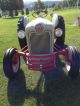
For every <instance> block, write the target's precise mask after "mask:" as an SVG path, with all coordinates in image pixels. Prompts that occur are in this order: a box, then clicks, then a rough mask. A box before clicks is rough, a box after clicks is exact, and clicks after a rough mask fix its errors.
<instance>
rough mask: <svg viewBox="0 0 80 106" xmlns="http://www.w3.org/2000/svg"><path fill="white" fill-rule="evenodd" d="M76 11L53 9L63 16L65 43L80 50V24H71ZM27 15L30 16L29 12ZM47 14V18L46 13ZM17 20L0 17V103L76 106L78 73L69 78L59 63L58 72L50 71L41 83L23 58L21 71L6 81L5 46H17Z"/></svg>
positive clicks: (10, 105) (79, 92)
mask: <svg viewBox="0 0 80 106" xmlns="http://www.w3.org/2000/svg"><path fill="white" fill-rule="evenodd" d="M76 11H77V10H76V9H65V10H61V11H56V12H57V13H58V14H60V15H62V16H64V19H65V23H66V39H65V43H66V44H67V45H72V46H76V47H77V48H78V50H79V51H80V27H75V26H73V24H74V21H75V19H76V17H77V16H78V15H79V14H80V10H78V11H77V12H76ZM49 13H51V10H49ZM29 17H30V20H32V16H31V15H30V16H29ZM47 18H48V19H50V20H51V17H50V16H49V15H48V16H47ZM17 21H18V18H13V19H10V18H6V19H5V18H0V106H80V76H79V77H78V78H77V79H76V80H71V79H70V78H69V77H68V76H67V75H66V74H65V73H64V71H63V68H62V67H59V69H58V71H59V73H57V72H55V71H54V72H53V73H54V75H53V80H46V79H45V83H41V82H40V80H41V73H40V72H31V71H29V70H28V69H27V67H26V65H25V64H24V62H21V63H22V65H21V73H20V74H19V75H18V77H17V78H15V79H14V80H12V81H9V80H8V79H7V78H6V77H5V75H4V72H3V55H4V52H5V50H6V49H7V48H10V47H16V48H18V49H19V48H20V47H19V44H18V39H17ZM21 60H22V59H21ZM51 75H52V73H51ZM55 76H56V77H55ZM42 82H43V81H42Z"/></svg>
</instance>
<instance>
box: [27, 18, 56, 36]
mask: <svg viewBox="0 0 80 106" xmlns="http://www.w3.org/2000/svg"><path fill="white" fill-rule="evenodd" d="M38 25H39V26H42V27H43V30H44V31H45V30H46V31H47V30H49V31H51V32H53V31H54V25H53V23H52V22H50V21H49V20H47V19H43V18H41V17H38V18H37V19H35V20H33V21H31V22H30V23H28V24H27V26H26V28H25V32H26V34H28V33H29V32H32V31H35V32H36V28H37V26H38Z"/></svg>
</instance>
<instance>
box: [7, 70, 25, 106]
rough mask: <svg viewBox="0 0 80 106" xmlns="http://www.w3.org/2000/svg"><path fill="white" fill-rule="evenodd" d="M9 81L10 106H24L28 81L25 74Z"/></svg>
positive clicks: (21, 73) (22, 73)
mask: <svg viewBox="0 0 80 106" xmlns="http://www.w3.org/2000/svg"><path fill="white" fill-rule="evenodd" d="M20 71H21V72H20V74H19V75H18V76H17V77H16V78H15V79H12V80H9V81H8V88H7V96H8V101H9V103H10V106H23V104H24V100H25V97H26V80H25V76H24V72H23V71H22V70H20Z"/></svg>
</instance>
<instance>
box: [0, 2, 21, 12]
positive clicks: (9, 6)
mask: <svg viewBox="0 0 80 106" xmlns="http://www.w3.org/2000/svg"><path fill="white" fill-rule="evenodd" d="M0 8H1V9H2V10H3V11H5V10H20V9H23V0H0Z"/></svg>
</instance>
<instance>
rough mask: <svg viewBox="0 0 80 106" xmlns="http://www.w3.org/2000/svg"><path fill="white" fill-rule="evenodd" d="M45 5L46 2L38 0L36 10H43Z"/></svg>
mask: <svg viewBox="0 0 80 106" xmlns="http://www.w3.org/2000/svg"><path fill="white" fill-rule="evenodd" d="M44 8H45V6H44V3H43V2H41V1H40V0H38V2H35V5H34V10H35V11H36V10H42V9H44Z"/></svg>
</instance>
